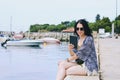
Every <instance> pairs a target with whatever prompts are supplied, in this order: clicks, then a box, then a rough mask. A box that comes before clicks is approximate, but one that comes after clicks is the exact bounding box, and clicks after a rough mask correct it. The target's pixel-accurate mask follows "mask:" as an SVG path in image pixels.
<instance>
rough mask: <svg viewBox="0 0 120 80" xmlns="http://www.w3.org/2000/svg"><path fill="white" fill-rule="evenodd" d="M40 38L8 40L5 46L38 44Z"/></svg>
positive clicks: (40, 42)
mask: <svg viewBox="0 0 120 80" xmlns="http://www.w3.org/2000/svg"><path fill="white" fill-rule="evenodd" d="M42 43H43V41H42V40H29V39H28V40H13V41H12V40H10V41H7V43H6V46H40V44H42Z"/></svg>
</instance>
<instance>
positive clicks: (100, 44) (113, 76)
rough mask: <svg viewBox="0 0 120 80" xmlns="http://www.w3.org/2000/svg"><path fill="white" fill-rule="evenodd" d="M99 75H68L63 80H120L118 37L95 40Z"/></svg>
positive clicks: (119, 41) (119, 42)
mask: <svg viewBox="0 0 120 80" xmlns="http://www.w3.org/2000/svg"><path fill="white" fill-rule="evenodd" d="M95 44H96V52H97V54H98V62H99V65H100V66H99V68H100V71H99V76H74V75H69V76H67V77H66V78H65V80H120V37H119V38H118V39H115V38H106V39H97V40H95Z"/></svg>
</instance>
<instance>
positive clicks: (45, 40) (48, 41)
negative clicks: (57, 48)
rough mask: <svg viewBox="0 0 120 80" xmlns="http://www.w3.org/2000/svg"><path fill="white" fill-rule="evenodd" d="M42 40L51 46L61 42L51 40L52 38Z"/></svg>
mask: <svg viewBox="0 0 120 80" xmlns="http://www.w3.org/2000/svg"><path fill="white" fill-rule="evenodd" d="M40 40H42V41H44V42H45V43H49V44H60V40H58V39H55V38H50V37H46V38H41V39H40Z"/></svg>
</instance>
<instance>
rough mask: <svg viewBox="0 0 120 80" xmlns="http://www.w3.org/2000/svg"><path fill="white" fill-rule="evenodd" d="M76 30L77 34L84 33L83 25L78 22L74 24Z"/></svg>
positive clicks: (81, 34)
mask: <svg viewBox="0 0 120 80" xmlns="http://www.w3.org/2000/svg"><path fill="white" fill-rule="evenodd" d="M76 32H77V34H78V35H79V36H83V35H85V34H84V27H83V25H82V24H80V23H78V24H77V26H76Z"/></svg>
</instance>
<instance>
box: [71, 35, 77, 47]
mask: <svg viewBox="0 0 120 80" xmlns="http://www.w3.org/2000/svg"><path fill="white" fill-rule="evenodd" d="M70 44H73V45H74V48H76V49H77V46H78V39H77V36H71V35H70Z"/></svg>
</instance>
